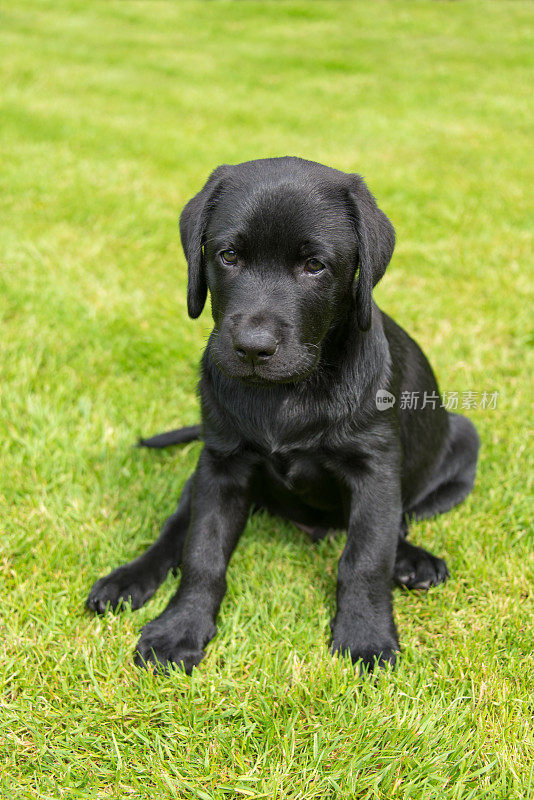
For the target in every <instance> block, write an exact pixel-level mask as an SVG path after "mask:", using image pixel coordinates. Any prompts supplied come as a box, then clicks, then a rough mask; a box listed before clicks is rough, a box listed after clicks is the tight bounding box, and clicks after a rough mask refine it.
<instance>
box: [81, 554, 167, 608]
mask: <svg viewBox="0 0 534 800" xmlns="http://www.w3.org/2000/svg"><path fill="white" fill-rule="evenodd" d="M157 588H158V583H157V582H155V581H153V580H151V578H150V576H147V575H142V574H140V573H139V572H138V571H137V570H135V569H132V567H130V566H129V565H128V564H125V565H124V566H123V567H119V568H118V569H115V570H113V572H110V573H109V575H106V576H105V577H104V578H100V580H98V581H97V582H96V583H95V584H94V586H93V588H92V589H91V591H90V592H89V596H88V598H87V608H89V609H90V610H91V611H95V612H96V613H97V614H104V613H105V612H106V611H107V610H108V608H109V609H111V610H113V611H118V610H119V609H121V608H123V607H124V604H125V603H130V604H131V607H132V609H136V608H141V606H142V605H144V604H145V603H146V601H147V600H149V599H150V598H151V597H152V595H153V594H154V592H155V591H156V589H157Z"/></svg>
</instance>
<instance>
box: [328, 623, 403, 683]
mask: <svg viewBox="0 0 534 800" xmlns="http://www.w3.org/2000/svg"><path fill="white" fill-rule="evenodd" d="M399 650H400V647H399V643H398V642H397V641H396V639H395V638H391V637H390V636H389V635H387V634H386V635H385V636H384V639H383V641H381V640H380V637H379V636H377V638H376V639H375V640H374V641H369V640H368V638H367V637H363V636H361V634H360V636H358V633H357V632H351V631H350V630H343V629H340V628H339V626H334V628H333V634H332V645H331V651H332V654H333V655H340V656H350V659H351V661H352V663H353V664H355V665H357V666H358V670H359V673H360V675H365V674H366V673H368V672H372V671H373V670H374V669H375V668H376V667H386V666H388V665H389V666H391V667H394V666H395V663H396V661H397V655H398V653H399Z"/></svg>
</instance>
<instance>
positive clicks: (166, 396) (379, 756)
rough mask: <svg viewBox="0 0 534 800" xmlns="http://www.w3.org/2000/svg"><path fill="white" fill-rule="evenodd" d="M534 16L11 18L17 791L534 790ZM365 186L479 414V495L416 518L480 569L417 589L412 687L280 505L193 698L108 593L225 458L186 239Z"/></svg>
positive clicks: (410, 624) (5, 431)
mask: <svg viewBox="0 0 534 800" xmlns="http://www.w3.org/2000/svg"><path fill="white" fill-rule="evenodd" d="M532 9H533V7H532V4H530V3H520V2H506V3H504V2H503V3H499V2H494V3H482V2H478V3H475V2H462V3H439V2H436V3H431V2H406V3H395V2H376V3H365V2H351V3H348V2H333V1H332V2H319V1H318V0H317V2H296V1H295V2H293V1H292V2H285V0H284V1H280V2H275V1H274V0H271V2H262V3H259V2H220V1H218V0H215V2H210V3H207V2H206V3H203V2H159V1H156V0H153V1H152V2H130V0H121V1H120V2H117V1H114V0H111V1H109V2H101V0H95V1H94V2H92V3H90V4H88V3H81V2H62V1H60V0H55V1H54V2H47V1H46V0H42V1H39V0H34V2H26V0H24V1H23V2H19V3H17V4H16V5H15V4H10V5H7V4H4V6H3V8H2V10H1V13H0V35H1V37H2V62H1V69H2V91H1V93H0V159H1V170H0V224H1V229H0V236H1V239H0V243H1V253H0V257H1V264H0V319H1V330H2V336H1V339H0V353H1V362H0V369H1V383H0V430H1V440H0V453H1V457H2V470H1V472H0V512H1V520H2V522H1V526H2V528H1V547H2V550H1V559H0V574H1V576H2V583H3V586H4V591H3V595H2V599H3V602H2V606H1V611H0V613H1V619H2V637H1V639H0V649H1V651H2V659H1V666H0V687H1V691H0V704H1V716H0V731H1V740H2V751H3V769H2V773H1V776H0V787H2V789H1V790H0V791H3V796H5V797H10V798H11V797H15V796H16V797H17V798H18V797H20V798H25V797H32V798H33V797H38V798H54V800H55V798H58V797H70V796H79V797H97V798H103V797H106V798H108V797H110V798H124V797H177V798H182V797H184V798H185V797H194V798H216V799H218V798H228V797H232V798H234V797H236V798H237V797H243V798H247V797H258V798H260V797H267V798H292V799H294V800H297V798H298V799H300V798H334V797H335V798H338V797H339V798H358V800H360V798H424V800H428V799H429V798H436V799H437V798H451V799H452V798H458V799H460V798H461V800H468V799H469V798H482V797H487V798H491V799H492V800H495V799H496V798H498V799H499V800H501V799H502V800H504V799H505V798H506V800H508V798H526V797H530V796H532V795H533V793H534V787H533V784H534V778H533V767H532V764H533V761H532V756H533V749H534V748H533V746H532V745H533V741H532V726H531V719H532V687H533V677H534V666H533V662H532V643H533V636H532V609H533V604H532V596H533V584H532V567H533V560H532V549H533V547H532V545H533V536H532V482H531V478H532V451H531V450H529V449H528V432H529V426H531V422H532V418H531V412H532V391H531V378H532V350H531V349H529V348H531V345H532V336H531V334H530V335H529V331H531V315H532V311H531V309H532V305H531V302H532V272H531V271H530V272H529V268H530V267H531V261H529V259H530V258H531V253H532V251H531V241H532V238H531V228H530V229H529V220H530V219H531V218H532V203H531V192H530V191H529V190H531V186H532V164H533V160H532V156H531V149H532V147H531V138H530V137H529V133H530V130H531V122H532V108H531V97H530V95H529V91H530V87H531V86H532V77H533V76H532V55H531V54H532V36H531V32H532V22H533V10H532ZM285 154H295V155H300V156H303V157H306V158H311V159H314V160H317V161H322V162H324V163H327V164H330V165H332V166H335V167H338V168H340V169H343V170H346V171H351V170H354V171H358V172H361V173H363V174H364V175H365V177H366V178H367V180H368V182H369V185H370V187H371V189H372V191H373V192H374V193H375V194H376V196H377V198H378V200H379V203H380V205H381V206H382V207H383V208H384V210H385V211H386V213H387V214H388V215H389V216H390V218H391V219H392V220H393V222H394V224H395V227H396V229H397V234H398V246H397V249H396V254H395V256H394V259H393V262H392V264H391V267H390V269H389V271H388V273H387V274H386V277H385V279H384V281H383V284H382V285H381V286H380V287H379V288H378V290H377V292H376V296H377V299H378V301H379V303H380V304H381V305H382V307H383V308H384V309H385V310H387V311H388V312H389V313H391V314H392V315H393V316H394V317H395V318H396V319H397V320H398V321H399V322H400V323H401V324H402V325H403V326H404V327H406V328H407V330H408V331H409V332H410V333H412V334H413V335H414V336H415V337H416V338H417V339H418V341H419V342H420V343H421V345H422V346H423V348H424V349H425V351H426V352H427V353H428V355H429V357H430V358H431V361H432V363H433V365H434V366H435V368H436V371H437V373H438V376H439V378H440V382H441V386H442V389H444V390H447V391H452V390H458V391H468V390H472V391H478V392H482V391H484V390H486V391H498V392H499V403H498V407H497V409H496V410H486V411H483V410H479V409H477V410H473V411H469V412H467V413H469V415H470V416H471V417H472V419H473V420H474V421H475V422H476V424H477V426H478V428H479V431H480V434H481V437H482V440H483V449H482V453H481V462H480V470H479V478H478V483H477V488H476V491H475V493H474V494H473V495H471V497H470V498H469V499H468V501H467V502H466V503H465V504H464V505H463V506H461V507H460V508H459V509H457V510H455V511H453V512H451V513H450V514H448V515H446V516H443V517H439V518H438V519H436V520H431V521H428V522H425V523H420V524H418V525H417V526H416V527H415V528H414V530H413V537H414V540H415V541H416V542H421V543H425V542H426V543H427V544H428V546H429V547H431V548H432V549H434V550H435V551H436V552H437V553H438V554H439V555H443V556H444V557H446V558H447V561H448V563H449V566H450V568H451V571H452V576H453V577H452V579H451V580H450V582H449V583H447V584H446V585H445V586H444V587H440V588H438V589H436V590H434V591H432V592H430V593H428V594H417V593H400V592H397V593H396V616H397V621H398V625H399V629H400V633H401V641H402V643H403V648H404V656H403V659H402V662H401V664H400V666H399V669H398V670H397V671H396V672H395V673H394V674H385V675H382V676H380V677H379V679H378V681H377V682H376V683H362V682H361V681H359V680H358V679H357V678H355V676H354V674H353V671H352V669H351V668H350V667H348V666H347V665H346V664H345V663H344V662H342V661H335V660H332V659H331V657H330V655H329V654H328V633H329V631H328V621H329V619H330V617H331V616H332V613H333V610H334V598H335V573H336V560H337V558H338V556H339V554H340V551H341V548H342V538H337V539H332V540H328V541H323V542H322V543H320V544H319V545H318V546H317V547H312V546H310V544H309V543H308V542H307V540H306V538H305V537H304V536H303V535H302V534H300V533H299V532H298V531H296V530H295V529H293V528H292V527H290V526H289V525H286V524H285V523H284V522H282V521H281V520H276V519H270V518H268V517H266V516H262V515H260V516H258V517H255V518H254V519H253V520H252V521H251V522H250V524H249V526H248V528H247V531H246V533H245V534H244V536H243V538H242V540H241V543H240V545H239V547H238V549H237V551H236V554H235V556H234V558H233V561H232V564H231V568H230V572H229V591H228V596H227V598H226V600H225V601H224V603H223V607H222V610H221V614H220V625H219V634H218V636H217V637H216V639H215V640H214V642H213V644H212V645H210V647H209V650H208V655H207V658H206V660H205V661H204V662H203V664H202V666H201V667H200V669H199V670H197V671H196V672H195V674H194V676H193V677H192V678H186V677H184V676H181V675H177V676H175V677H172V678H170V679H166V680H155V679H153V678H152V677H151V676H150V675H148V674H145V673H142V672H139V671H138V670H136V669H135V668H134V667H133V666H132V659H131V654H132V650H133V647H134V643H135V641H136V637H137V633H138V631H139V628H140V627H141V625H142V624H143V623H144V622H145V621H147V620H148V619H150V618H152V617H153V616H154V615H155V614H156V613H158V611H159V610H161V609H162V608H163V606H164V605H165V603H166V601H167V600H168V598H169V597H170V595H171V594H172V592H173V591H174V589H175V585H176V580H175V579H173V578H169V579H168V581H167V583H166V584H165V586H164V588H163V590H162V591H161V592H160V593H159V594H158V596H157V597H156V598H155V599H154V600H153V601H152V602H150V603H149V604H148V607H147V608H145V609H143V610H141V611H140V612H136V613H135V614H132V613H131V612H128V611H127V612H125V614H124V615H122V616H120V617H114V616H108V617H105V618H103V619H95V618H93V617H91V616H90V615H89V614H87V613H86V612H85V611H84V606H83V604H84V600H85V596H86V594H87V592H88V589H89V587H90V585H91V584H92V582H93V581H94V579H95V578H96V577H98V576H99V575H100V574H103V573H104V572H105V571H106V570H108V569H110V568H112V567H113V566H116V565H118V564H120V563H121V562H123V561H124V560H126V559H129V558H131V557H132V556H134V555H135V554H137V553H139V552H140V551H141V550H142V549H143V548H144V547H145V546H146V545H147V544H148V543H149V542H150V541H152V540H153V538H154V537H155V536H156V534H157V531H158V528H159V525H160V523H161V522H162V520H163V519H164V518H165V516H166V515H167V514H168V513H170V511H171V510H172V509H173V506H174V504H175V501H176V497H177V495H178V493H179V491H180V488H181V486H182V485H183V483H184V481H185V479H186V477H187V476H188V475H189V473H190V472H191V470H192V469H193V468H194V465H195V461H196V458H197V456H198V452H199V449H198V446H197V445H190V446H187V447H184V448H182V449H180V450H175V451H169V452H166V453H162V454H154V453H143V452H138V451H136V450H133V449H132V448H131V444H132V442H134V441H135V439H136V437H137V435H138V434H139V433H141V432H143V433H151V432H153V431H157V430H160V429H165V427H166V426H170V425H178V424H180V423H183V424H188V423H192V422H194V421H195V420H196V419H197V418H198V405H197V401H196V397H195V380H196V374H197V364H198V359H199V356H200V353H201V350H202V347H203V344H204V341H205V338H206V335H207V333H208V331H209V316H208V314H207V313H206V314H205V315H204V316H203V318H202V320H201V321H199V322H196V323H195V322H192V321H190V320H188V319H187V317H186V312H185V305H184V297H185V269H184V266H185V265H184V259H183V256H182V253H181V251H180V247H179V241H178V236H177V229H176V221H177V217H178V213H179V211H180V209H181V207H182V206H183V205H184V203H185V202H186V201H187V199H188V198H189V197H190V196H191V195H192V194H193V193H194V192H196V191H197V190H198V189H199V188H200V186H201V184H202V183H203V181H204V180H205V178H206V176H207V174H208V173H209V172H210V171H211V169H213V168H214V167H215V166H216V165H217V164H219V163H224V162H230V163H232V162H234V163H235V162H238V161H243V160H246V159H249V158H255V157H264V156H268V155H285Z"/></svg>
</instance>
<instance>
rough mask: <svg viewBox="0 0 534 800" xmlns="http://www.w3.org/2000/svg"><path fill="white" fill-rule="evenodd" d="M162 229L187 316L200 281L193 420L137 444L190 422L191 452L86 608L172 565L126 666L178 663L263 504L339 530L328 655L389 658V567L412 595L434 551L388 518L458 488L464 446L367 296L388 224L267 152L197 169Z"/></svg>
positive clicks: (472, 461) (174, 438)
mask: <svg viewBox="0 0 534 800" xmlns="http://www.w3.org/2000/svg"><path fill="white" fill-rule="evenodd" d="M180 231H181V237H182V243H183V247H184V251H185V254H186V257H187V262H188V267H189V284H188V292H187V303H188V310H189V314H190V316H191V317H198V315H199V314H200V313H201V311H202V309H203V307H204V303H205V301H206V297H207V291H208V288H209V289H210V292H211V303H212V313H213V319H214V322H215V326H214V328H213V332H212V334H211V336H210V340H209V343H208V346H207V348H206V351H205V353H204V357H203V360H202V377H201V380H200V397H201V405H202V426H201V428H200V426H199V427H198V428H197V427H193V428H189V429H182V430H179V431H171V432H169V433H167V434H161V435H160V436H158V437H154V438H153V439H149V440H146V441H145V442H141V443H142V444H146V445H148V446H156V447H157V446H166V445H168V444H173V443H177V442H180V441H189V440H191V439H193V438H197V437H198V436H199V435H200V431H202V439H203V441H204V448H203V450H202V453H201V455H200V458H199V462H198V466H197V469H196V471H195V473H194V476H193V477H192V478H191V479H190V480H189V481H188V482H187V483H186V485H185V487H184V490H183V494H182V496H181V499H180V502H179V504H178V508H177V509H176V511H175V513H174V514H173V515H172V516H171V517H169V519H168V520H167V522H166V523H165V525H164V526H163V530H162V532H161V535H160V537H159V539H158V540H157V541H156V543H155V544H153V545H152V547H150V548H149V549H148V550H147V551H146V552H145V553H144V554H143V555H141V556H140V557H139V558H137V559H136V560H135V561H132V562H131V563H130V564H127V565H125V566H123V567H120V568H119V569H116V570H115V571H114V572H112V573H111V574H110V575H108V576H107V577H105V578H102V579H101V580H99V581H98V582H97V583H96V584H95V585H94V586H93V588H92V590H91V593H90V595H89V599H88V605H89V607H90V608H91V609H93V610H94V611H97V612H100V613H101V612H104V611H105V610H106V608H107V607H108V606H111V607H112V608H116V607H119V606H120V605H121V602H122V601H129V602H130V603H131V604H132V607H133V608H139V607H140V606H141V605H143V603H145V602H146V600H148V598H149V597H151V596H152V595H153V594H154V592H155V591H156V589H157V588H158V586H159V585H160V583H161V582H162V581H163V579H164V578H165V577H166V575H167V573H168V572H169V570H171V569H174V568H176V567H178V566H179V565H181V574H182V577H181V583H180V588H179V589H178V592H177V594H176V595H175V596H174V598H173V599H172V600H171V602H170V604H169V605H168V607H167V608H166V609H165V611H164V612H163V613H162V614H161V615H160V616H159V617H158V618H157V619H155V620H154V621H152V622H150V623H149V624H148V625H146V626H145V627H144V628H143V631H142V634H141V638H140V640H139V643H138V645H137V652H136V660H137V662H138V663H140V664H145V663H150V662H152V663H155V664H156V665H158V666H161V667H163V668H168V666H169V662H170V663H174V664H177V665H179V666H180V667H181V668H182V669H184V670H185V671H186V672H189V671H190V670H191V669H192V668H193V667H194V666H196V665H197V664H198V663H199V661H200V660H201V658H202V657H203V655H204V648H205V646H206V644H207V643H208V642H209V641H210V639H211V638H212V637H213V636H214V635H215V631H216V628H215V620H216V617H217V612H218V610H219V606H220V604H221V601H222V599H223V596H224V593H225V589H226V578H225V576H226V569H227V566H228V562H229V560H230V556H231V554H232V551H233V549H234V547H235V546H236V544H237V541H238V539H239V537H240V535H241V533H242V531H243V529H244V527H245V524H246V522H247V517H248V515H249V513H250V512H251V509H254V508H258V507H259V508H265V509H268V510H269V511H270V512H272V513H273V514H278V515H280V516H282V517H285V518H287V519H289V520H291V521H293V522H295V523H296V524H297V525H299V526H300V527H302V528H304V529H305V530H307V531H309V532H310V533H311V534H312V535H313V536H314V537H316V538H317V537H318V536H320V535H322V534H324V533H325V532H326V530H327V529H329V528H346V529H347V542H346V546H345V549H344V551H343V555H342V556H341V559H340V562H339V570H338V584H337V613H336V615H335V617H334V619H333V621H332V626H331V627H332V649H333V651H334V652H340V653H348V654H350V656H351V658H352V660H353V662H356V661H360V660H361V664H360V666H361V667H363V668H364V669H365V668H372V667H373V666H374V665H375V664H376V663H378V664H380V665H383V664H386V663H390V664H393V663H394V662H395V658H396V653H397V651H398V649H399V643H398V639H397V632H396V629H395V623H394V621H393V613H392V597H391V594H392V593H391V583H392V579H393V580H394V581H395V582H396V583H397V584H400V585H401V586H405V587H407V588H418V589H426V588H428V587H429V586H432V585H436V584H438V583H441V582H442V581H444V580H445V579H446V578H447V576H448V571H447V567H446V565H445V562H444V561H442V560H441V559H439V558H436V557H435V556H433V555H432V554H431V553H428V552H427V551H426V550H423V549H421V548H419V547H415V546H414V545H411V544H409V543H408V542H407V541H406V534H407V530H408V524H409V522H410V520H412V519H423V518H425V517H430V516H432V515H435V514H439V513H441V512H443V511H447V510H448V509H450V508H452V507H453V506H455V505H456V504H458V503H460V502H461V501H462V500H463V499H464V498H465V497H466V495H467V494H468V493H469V492H470V490H471V489H472V487H473V483H474V479H475V471H476V461H477V453H478V447H479V440H478V436H477V433H476V430H475V428H474V426H473V424H472V423H471V422H470V421H469V420H468V419H466V418H464V417H462V416H459V415H456V414H451V413H448V412H447V411H446V410H445V409H444V408H443V407H441V405H440V401H439V398H438V387H437V384H436V379H435V377H434V375H433V372H432V369H431V368H430V365H429V363H428V361H427V359H426V358H425V356H424V355H423V353H422V351H421V350H420V349H419V347H418V345H417V344H416V343H415V342H414V341H413V339H411V338H410V337H409V336H408V335H407V334H406V333H405V332H404V331H403V330H402V328H400V327H399V326H398V325H396V324H395V322H393V320H391V319H390V318H389V317H388V316H386V315H385V314H384V313H382V312H381V311H380V310H379V309H378V308H377V306H376V305H375V304H374V302H373V299H372V289H373V286H375V285H376V283H377V282H378V281H379V280H380V278H381V277H382V276H383V274H384V272H385V270H386V267H387V265H388V263H389V260H390V258H391V255H392V253H393V247H394V241H395V234H394V231H393V227H392V226H391V223H390V222H389V220H388V219H387V217H386V216H385V215H384V214H383V213H382V211H380V210H379V209H378V207H377V205H376V203H375V200H374V198H373V196H372V195H371V194H370V192H369V191H368V189H367V187H366V185H365V183H364V182H363V180H362V178H361V177H359V176H358V175H347V174H345V173H343V172H339V171H337V170H334V169H330V168H329V167H325V166H322V165H320V164H315V163H313V162H310V161H303V160H301V159H298V158H274V159H265V160H260V161H250V162H247V163H244V164H239V165H237V166H223V167H219V168H218V169H216V170H215V172H214V173H213V174H212V175H211V177H210V178H209V180H208V182H207V184H206V186H205V187H204V188H203V189H202V191H201V192H199V194H197V195H196V197H194V198H193V199H192V200H191V201H190V202H189V203H188V204H187V206H186V207H185V209H184V211H183V213H182V216H181V219H180ZM405 392H407V393H410V394H411V393H418V396H419V407H418V408H410V407H409V406H410V404H406V406H407V407H404V405H405V404H403V403H401V402H400V398H401V396H403V393H405ZM388 393H389V394H388ZM425 393H426V394H425ZM391 396H393V397H391ZM405 396H406V395H404V397H405ZM393 399H394V400H395V402H393Z"/></svg>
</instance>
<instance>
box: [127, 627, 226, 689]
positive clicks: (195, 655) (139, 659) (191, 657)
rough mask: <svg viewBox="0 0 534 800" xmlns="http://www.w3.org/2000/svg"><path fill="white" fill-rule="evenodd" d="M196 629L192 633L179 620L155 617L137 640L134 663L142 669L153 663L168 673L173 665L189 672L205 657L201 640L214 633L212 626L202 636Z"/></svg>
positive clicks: (207, 638) (159, 669)
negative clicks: (171, 620)
mask: <svg viewBox="0 0 534 800" xmlns="http://www.w3.org/2000/svg"><path fill="white" fill-rule="evenodd" d="M199 629H200V626H199V628H198V629H197V630H196V631H195V632H194V633H188V632H187V631H186V629H185V628H184V626H182V625H181V624H180V622H179V620H175V621H173V622H170V621H169V620H165V619H162V618H158V619H155V620H153V621H152V622H149V623H148V625H145V627H144V628H143V630H142V631H141V636H140V638H139V641H138V642H137V647H136V649H135V654H134V661H135V663H136V664H137V666H138V667H145V669H146V668H147V667H148V666H149V665H151V664H152V665H153V666H154V667H155V669H156V670H157V671H158V672H163V673H165V674H167V675H168V674H169V672H170V671H171V669H173V668H178V669H180V670H182V671H183V672H185V673H186V674H187V675H190V674H191V672H192V671H193V668H194V667H197V666H198V665H199V664H200V662H201V660H202V659H203V658H204V649H203V647H204V644H205V643H206V642H208V641H209V640H210V639H211V638H213V636H214V635H215V626H212V627H211V629H210V630H209V631H207V632H206V634H205V635H204V636H200V635H199Z"/></svg>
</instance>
